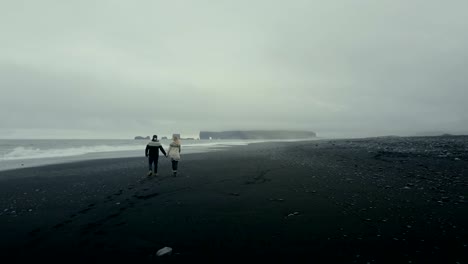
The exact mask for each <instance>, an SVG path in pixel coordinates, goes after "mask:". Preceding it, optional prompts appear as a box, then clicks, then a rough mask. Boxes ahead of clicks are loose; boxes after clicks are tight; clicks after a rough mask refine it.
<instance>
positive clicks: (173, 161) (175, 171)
mask: <svg viewBox="0 0 468 264" xmlns="http://www.w3.org/2000/svg"><path fill="white" fill-rule="evenodd" d="M178 163H179V161H177V160H172V173H173V174H174V176H175V175H176V174H177V165H178Z"/></svg>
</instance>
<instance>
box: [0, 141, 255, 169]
mask: <svg viewBox="0 0 468 264" xmlns="http://www.w3.org/2000/svg"><path fill="white" fill-rule="evenodd" d="M148 142H149V141H147V140H133V139H130V140H126V139H55V140H52V139H21V140H13V139H0V171H2V170H10V169H18V168H26V167H35V166H42V165H49V164H59V163H67V162H75V161H83V160H94V159H107V158H124V157H144V155H145V147H146V144H147V143H148ZM160 142H161V144H162V145H163V147H164V149H168V147H169V144H170V143H171V141H170V140H161V141H160ZM257 142H264V141H260V140H183V141H182V153H183V154H190V153H202V152H208V151H216V150H221V149H225V148H229V147H232V146H239V145H247V144H250V143H257Z"/></svg>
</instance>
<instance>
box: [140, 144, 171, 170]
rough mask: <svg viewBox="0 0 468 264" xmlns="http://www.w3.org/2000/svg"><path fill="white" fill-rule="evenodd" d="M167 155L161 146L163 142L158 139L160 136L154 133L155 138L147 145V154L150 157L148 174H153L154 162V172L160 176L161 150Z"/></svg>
mask: <svg viewBox="0 0 468 264" xmlns="http://www.w3.org/2000/svg"><path fill="white" fill-rule="evenodd" d="M160 150H161V152H162V153H163V154H164V156H166V157H167V154H166V151H165V150H164V148H163V147H162V146H161V143H159V141H158V136H157V135H154V136H153V140H151V142H149V143H148V145H146V150H145V155H146V157H148V164H149V172H148V176H151V175H153V163H154V174H155V175H156V176H158V161H159V151H160Z"/></svg>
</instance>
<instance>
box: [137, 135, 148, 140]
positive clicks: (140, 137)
mask: <svg viewBox="0 0 468 264" xmlns="http://www.w3.org/2000/svg"><path fill="white" fill-rule="evenodd" d="M135 139H147V140H150V139H151V138H150V136H147V137H142V136H136V137H135Z"/></svg>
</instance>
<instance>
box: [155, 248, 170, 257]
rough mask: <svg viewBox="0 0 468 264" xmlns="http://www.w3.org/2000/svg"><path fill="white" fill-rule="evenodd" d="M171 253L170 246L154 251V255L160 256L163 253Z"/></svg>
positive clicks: (163, 254)
mask: <svg viewBox="0 0 468 264" xmlns="http://www.w3.org/2000/svg"><path fill="white" fill-rule="evenodd" d="M171 253H172V248H170V247H163V248H161V249H160V250H158V251H157V252H156V256H158V257H162V256H165V255H170V254H171Z"/></svg>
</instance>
